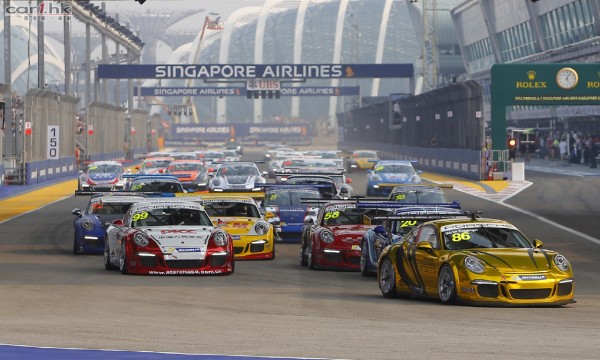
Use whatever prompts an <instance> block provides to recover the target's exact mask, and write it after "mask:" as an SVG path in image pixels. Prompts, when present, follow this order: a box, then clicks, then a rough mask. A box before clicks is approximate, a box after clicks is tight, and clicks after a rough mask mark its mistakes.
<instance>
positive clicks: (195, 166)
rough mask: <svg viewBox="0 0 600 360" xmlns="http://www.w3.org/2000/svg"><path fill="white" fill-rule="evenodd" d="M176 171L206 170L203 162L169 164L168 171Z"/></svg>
mask: <svg viewBox="0 0 600 360" xmlns="http://www.w3.org/2000/svg"><path fill="white" fill-rule="evenodd" d="M174 171H205V168H204V165H202V164H201V163H195V162H193V163H192V162H190V163H175V164H171V165H169V167H168V168H167V172H174Z"/></svg>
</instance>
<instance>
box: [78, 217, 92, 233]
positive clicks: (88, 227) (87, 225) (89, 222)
mask: <svg viewBox="0 0 600 360" xmlns="http://www.w3.org/2000/svg"><path fill="white" fill-rule="evenodd" d="M81 227H83V228H84V229H86V230H87V231H91V230H93V229H94V222H93V221H92V220H90V219H85V220H83V221H82V222H81Z"/></svg>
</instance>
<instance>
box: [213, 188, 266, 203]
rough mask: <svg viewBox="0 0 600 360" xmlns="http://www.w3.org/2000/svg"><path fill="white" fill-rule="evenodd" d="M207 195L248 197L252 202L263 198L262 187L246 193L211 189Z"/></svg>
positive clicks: (235, 190) (237, 190) (234, 190)
mask: <svg viewBox="0 0 600 360" xmlns="http://www.w3.org/2000/svg"><path fill="white" fill-rule="evenodd" d="M209 194H211V195H215V194H217V195H218V194H223V195H227V196H249V197H251V198H253V199H254V200H257V201H259V200H262V199H264V197H265V191H264V189H263V188H262V187H254V188H253V189H251V190H248V191H240V189H211V190H209Z"/></svg>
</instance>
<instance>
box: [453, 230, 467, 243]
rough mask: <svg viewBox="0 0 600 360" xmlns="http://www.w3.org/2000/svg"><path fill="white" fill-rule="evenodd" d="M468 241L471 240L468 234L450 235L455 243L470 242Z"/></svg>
mask: <svg viewBox="0 0 600 360" xmlns="http://www.w3.org/2000/svg"><path fill="white" fill-rule="evenodd" d="M470 239H471V234H469V233H468V232H462V233H454V234H452V241H455V242H459V241H463V240H470Z"/></svg>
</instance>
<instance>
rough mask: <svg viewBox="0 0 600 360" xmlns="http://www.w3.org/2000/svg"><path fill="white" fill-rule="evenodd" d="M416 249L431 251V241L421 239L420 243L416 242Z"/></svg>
mask: <svg viewBox="0 0 600 360" xmlns="http://www.w3.org/2000/svg"><path fill="white" fill-rule="evenodd" d="M417 249H419V250H424V251H427V252H429V251H433V247H431V243H429V242H427V241H421V242H420V243H418V244H417Z"/></svg>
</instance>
